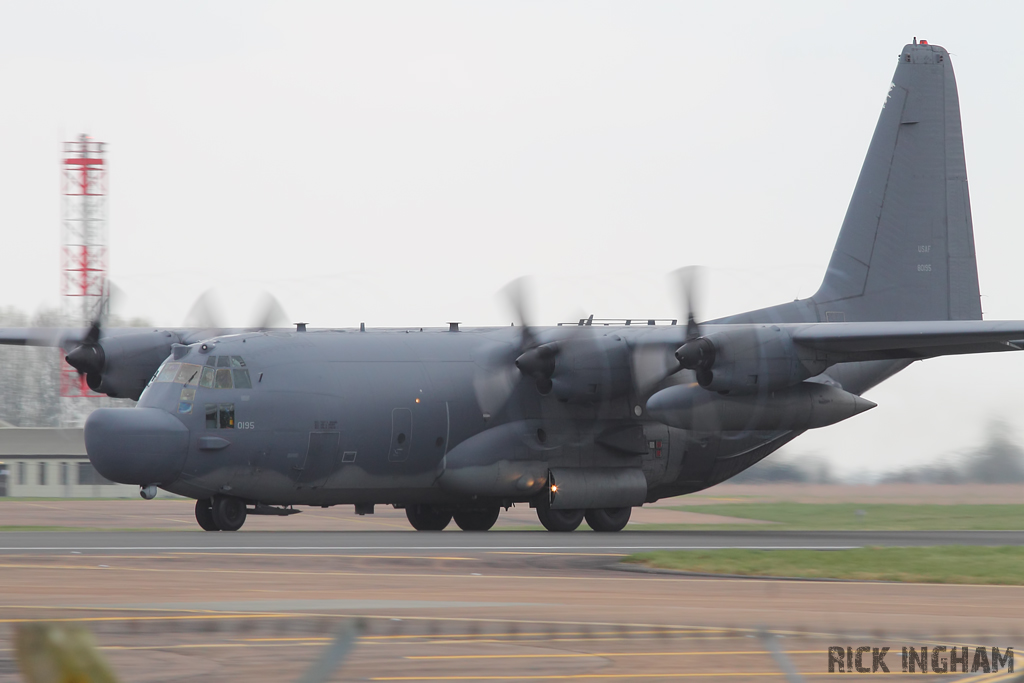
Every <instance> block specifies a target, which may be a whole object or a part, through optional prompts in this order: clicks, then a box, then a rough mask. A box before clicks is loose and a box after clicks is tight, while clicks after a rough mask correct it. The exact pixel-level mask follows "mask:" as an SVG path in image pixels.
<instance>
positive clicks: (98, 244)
mask: <svg viewBox="0 0 1024 683" xmlns="http://www.w3.org/2000/svg"><path fill="white" fill-rule="evenodd" d="M60 241H61V246H60V270H61V278H60V289H61V295H62V296H61V301H62V313H63V316H64V324H65V325H68V326H70V327H82V328H85V327H88V326H89V324H90V323H91V322H92V321H93V320H95V319H96V317H97V316H98V315H100V313H101V311H100V308H101V307H102V306H103V305H104V304H105V298H104V296H103V295H104V292H105V291H106V289H107V159H106V145H105V144H104V143H102V142H97V141H95V140H92V139H91V138H89V137H88V136H86V135H82V136H81V137H79V138H78V140H76V141H74V142H65V143H64V154H63V157H62V160H61V240H60ZM60 395H61V396H64V397H82V396H96V395H97V394H95V393H93V392H92V391H90V390H89V387H88V386H87V385H86V383H85V377H81V376H79V375H78V373H77V372H76V371H75V369H74V368H72V367H71V366H70V365H68V364H67V363H65V362H64V360H63V352H62V358H61V377H60Z"/></svg>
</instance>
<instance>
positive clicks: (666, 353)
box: [632, 266, 714, 398]
mask: <svg viewBox="0 0 1024 683" xmlns="http://www.w3.org/2000/svg"><path fill="white" fill-rule="evenodd" d="M702 273H703V269H702V268H701V267H700V266H685V267H683V268H679V269H677V270H675V271H673V272H672V273H671V274H670V278H671V279H672V280H673V281H674V282H675V285H676V291H677V292H679V294H680V296H681V299H682V306H683V310H682V313H683V315H682V316H681V319H682V320H685V321H686V325H685V327H684V332H683V340H682V344H679V343H678V342H672V347H674V348H671V349H667V348H666V346H665V344H664V343H658V344H652V345H643V344H639V345H637V346H636V347H635V348H634V349H633V354H632V363H633V381H634V386H635V389H636V393H637V395H638V396H640V397H641V398H643V397H646V396H648V395H649V394H650V393H651V392H652V391H653V390H654V388H655V387H657V386H658V385H659V384H661V383H662V382H664V381H665V380H666V379H668V378H669V377H671V376H672V375H674V374H675V373H677V372H679V371H680V370H682V369H686V368H689V364H691V363H695V362H699V361H700V359H701V358H702V356H701V355H700V354H701V353H702V352H703V353H705V354H706V353H707V350H706V349H705V346H704V344H703V343H702V342H703V340H701V339H700V335H701V329H700V323H699V322H698V321H697V318H698V313H697V311H698V309H699V306H698V302H699V301H700V299H701V294H700V293H701V286H700V285H701V280H702V278H703V275H702ZM683 349H686V354H685V356H684V357H683V358H681V357H680V356H679V353H678V352H680V351H682V350H683ZM711 351H712V352H713V347H712V349H711ZM694 354H696V355H697V359H696V360H694V358H693V357H692V356H693V355H694ZM713 360H714V359H713V358H712V361H713ZM689 369H692V368H689Z"/></svg>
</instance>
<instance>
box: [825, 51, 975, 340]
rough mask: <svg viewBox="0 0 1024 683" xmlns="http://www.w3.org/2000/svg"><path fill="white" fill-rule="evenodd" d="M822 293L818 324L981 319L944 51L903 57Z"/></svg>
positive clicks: (956, 116) (954, 101)
mask: <svg viewBox="0 0 1024 683" xmlns="http://www.w3.org/2000/svg"><path fill="white" fill-rule="evenodd" d="M899 59H900V61H899V66H897V67H896V73H895V75H894V76H893V80H892V84H891V85H890V87H889V94H888V96H887V97H886V100H885V104H884V106H883V109H882V113H881V115H880V116H879V117H878V125H877V126H876V127H875V133H874V136H873V137H872V138H871V145H870V147H869V148H868V153H867V157H866V158H865V159H864V166H863V167H862V168H861V172H860V178H859V179H858V180H857V186H856V188H855V189H854V192H853V198H852V199H851V200H850V207H849V209H847V212H846V219H845V220H844V221H843V227H842V230H841V232H840V233H839V240H838V241H837V242H836V247H835V251H834V252H833V254H832V259H831V261H830V262H829V265H828V270H827V271H826V273H825V278H824V280H823V281H822V284H821V288H820V289H819V290H818V292H817V293H816V294H815V295H814V296H813V297H812V298H811V300H812V301H813V303H814V305H815V308H816V309H817V314H818V316H817V317H818V319H819V320H821V321H826V320H834V321H838V320H845V321H847V322H855V321H867V320H978V319H980V318H981V300H980V293H979V290H978V266H977V261H976V260H975V252H974V229H973V226H972V223H971V204H970V197H969V195H968V191H967V166H966V163H965V160H964V142H963V133H962V131H961V127H960V101H959V98H958V97H957V90H956V79H955V78H954V76H953V65H952V64H951V63H950V59H949V53H948V52H946V50H945V49H943V48H941V47H939V46H937V45H927V44H924V43H922V44H917V43H914V44H911V45H907V46H906V47H904V48H903V51H902V52H901V53H900V58H899Z"/></svg>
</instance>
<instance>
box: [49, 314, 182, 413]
mask: <svg viewBox="0 0 1024 683" xmlns="http://www.w3.org/2000/svg"><path fill="white" fill-rule="evenodd" d="M177 342H178V338H177V337H176V336H175V335H174V334H172V333H171V332H167V331H165V330H147V331H145V332H142V331H140V332H131V333H128V334H120V335H117V336H114V337H104V338H102V339H100V340H99V341H97V342H95V343H85V344H82V345H80V346H78V347H76V348H75V349H73V350H72V351H71V352H70V353H69V354H68V356H67V361H68V363H70V364H71V365H72V366H73V367H75V368H77V369H78V370H79V371H82V372H85V379H86V382H87V383H88V385H89V388H90V389H92V390H93V391H96V392H99V393H102V394H106V395H107V396H111V397H113V398H130V399H132V400H133V401H137V400H139V396H141V395H142V391H143V389H145V388H146V383H147V382H148V381H149V379H150V377H152V376H153V373H154V372H156V370H157V368H159V367H160V364H161V363H162V362H163V361H164V360H165V359H166V358H167V356H169V355H170V354H171V345H172V344H175V343H177Z"/></svg>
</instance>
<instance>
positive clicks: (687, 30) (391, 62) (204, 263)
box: [0, 0, 1024, 472]
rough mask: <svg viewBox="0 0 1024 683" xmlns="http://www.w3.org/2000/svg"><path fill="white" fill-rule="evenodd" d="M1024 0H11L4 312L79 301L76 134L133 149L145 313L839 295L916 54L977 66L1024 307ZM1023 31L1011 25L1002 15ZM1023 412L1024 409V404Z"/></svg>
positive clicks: (940, 381) (954, 382) (985, 170)
mask: <svg viewBox="0 0 1024 683" xmlns="http://www.w3.org/2000/svg"><path fill="white" fill-rule="evenodd" d="M1021 26H1024V4H1022V3H1017V2H1006V3H985V4H981V3H963V2H949V3H943V2H928V3H891V2H879V3H872V2H864V1H858V2H853V3H838V2H809V3H764V2H756V3H737V2H722V3H702V4H696V3H692V4H691V3H653V2H647V3H633V2H631V3H626V2H622V3H615V4H609V3H598V2H590V1H588V2H579V3H559V2H536V3H531V2H514V3H513V2H466V3H449V2H443V3H442V2H430V3H424V2H411V3H390V2H376V1H374V2H370V1H369V0H367V1H365V2H358V3H336V2H332V3H320V4H314V3H297V2H287V3H285V2H280V3H258V2H252V1H247V2H236V3H230V2H217V3H209V2H202V3H191V2H178V3H172V4H168V3H160V4H157V3H139V2H124V3H109V2H88V3H83V2H35V3H4V4H3V6H2V7H0V103H2V109H0V112H2V116H0V121H2V123H3V141H2V146H0V150H2V152H0V154H2V159H0V161H2V163H0V188H2V189H0V197H2V201H0V229H2V235H3V251H2V253H3V268H0V305H13V306H16V307H19V308H22V309H25V310H36V309H38V308H40V307H53V306H57V305H59V278H58V264H59V236H60V230H59V226H60V222H59V221H60V203H59V160H60V149H61V142H62V141H63V140H65V139H71V138H73V137H75V136H77V135H78V134H80V133H83V132H84V133H88V134H89V135H92V136H94V137H95V138H97V139H99V140H103V141H106V142H107V143H108V144H109V159H110V242H111V247H110V273H111V277H112V279H113V280H114V282H115V283H116V284H117V285H118V286H119V288H120V289H121V290H123V291H124V292H125V297H124V298H123V300H122V302H121V311H120V312H121V313H122V314H124V315H139V316H145V317H146V318H148V319H150V320H151V321H153V322H154V323H157V324H162V325H179V324H181V322H182V320H183V318H184V316H185V314H186V312H187V311H188V309H189V308H190V306H191V304H192V302H193V301H194V300H195V298H196V297H197V296H198V295H199V294H200V293H202V292H203V291H205V290H208V289H211V288H213V289H215V291H216V292H217V293H218V294H219V296H220V299H221V301H222V302H223V306H224V308H225V309H226V310H227V313H228V320H227V321H226V322H228V323H232V324H245V323H246V322H248V321H249V320H250V318H251V315H252V313H251V311H252V309H253V308H254V306H255V302H256V300H257V295H258V293H259V292H260V291H262V290H268V291H270V292H272V293H273V294H275V295H276V296H277V297H278V298H279V299H280V300H281V302H282V303H283V305H284V307H285V309H286V310H287V311H288V313H289V315H290V317H291V318H292V319H294V320H304V321H308V322H309V323H311V324H312V325H314V326H353V325H358V324H359V322H361V321H365V322H366V323H367V325H370V326H399V325H402V326H404V325H417V326H419V325H428V326H433V325H441V324H444V323H445V322H446V321H450V320H459V321H462V322H463V323H464V324H467V325H477V324H481V325H483V324H507V323H508V322H509V321H510V319H511V318H510V313H509V311H508V310H507V309H506V308H505V307H504V306H503V305H502V302H501V301H500V300H499V298H498V297H497V292H498V290H499V289H500V288H501V287H502V286H503V285H504V284H505V283H507V282H508V281H509V280H511V279H513V278H514V277H517V276H519V275H524V274H525V275H532V276H534V280H533V285H534V289H535V299H536V301H535V304H534V308H535V309H536V316H537V318H538V322H540V323H554V322H557V321H559V320H567V319H573V318H575V317H578V316H579V315H580V314H581V313H585V314H588V315H589V314H591V313H593V314H595V315H596V316H597V317H655V316H656V317H676V316H678V315H680V303H679V299H678V297H677V296H676V295H675V293H674V292H672V291H671V282H670V280H669V278H668V277H667V275H668V273H669V272H671V271H672V270H674V269H676V268H678V267H680V266H683V265H687V264H702V265H704V266H706V267H707V268H706V279H707V282H706V284H705V287H704V309H705V310H704V311H702V314H703V317H707V318H710V317H715V316H719V315H725V314H728V313H734V312H739V311H742V310H747V309H752V308H758V307H761V306H766V305H771V304H774V303H779V302H782V301H786V300H791V299H794V298H797V297H804V296H808V295H810V294H812V293H813V292H814V291H815V289H816V288H817V286H818V283H819V282H820V279H821V276H822V273H823V272H824V269H825V265H826V264H827V262H828V258H829V255H830V253H831V251H832V246H833V244H834V242H835V238H836V235H837V233H838V230H839V226H840V224H841V222H842V219H843V215H844V213H845V211H846V207H847V204H848V202H849V197H850V194H851V192H852V190H853V186H854V182H855V181H856V178H857V175H858V173H859V171H860V166H861V163H862V161H863V157H864V153H865V151H866V149H867V145H868V142H869V140H870V136H871V132H872V130H873V129H874V126H875V122H876V120H877V116H878V112H879V110H880V107H881V104H882V102H883V100H884V98H885V95H886V92H887V89H888V85H889V81H890V79H891V77H892V73H893V70H894V69H895V66H896V57H897V55H898V54H899V52H900V49H901V48H902V46H903V45H904V44H906V43H908V42H910V41H911V39H912V38H913V37H914V36H917V37H918V38H924V39H927V40H929V41H930V42H933V43H937V44H940V45H943V46H944V47H946V48H947V49H948V50H949V51H950V52H951V54H952V60H953V65H954V68H955V69H956V74H957V80H958V83H959V90H960V99H961V108H962V114H963V124H964V138H965V142H966V147H967V164H968V173H969V178H970V187H971V200H972V205H973V210H974V225H975V230H976V241H977V247H978V261H979V268H980V272H981V291H982V294H983V306H984V309H985V314H986V318H989V319H997V318H1013V319H1024V297H1022V296H1021V294H1020V277H1021V274H1020V253H1021V250H1022V247H1024V233H1022V231H1021V223H1022V219H1021V208H1022V207H1021V201H1022V200H1021V197H1022V196H1024V193H1022V192H1021V188H1022V186H1024V170H1022V164H1021V162H1020V159H1021V158H1024V126H1022V124H1021V118H1020V116H1021V114H1020V113H1021V111H1022V110H1024V86H1022V83H1024V50H1022V49H1021V47H1020V45H1018V43H1017V37H1018V36H1017V35H1016V34H1015V33H1014V32H1015V31H1017V30H1018V29H1019V28H1020V27H1021ZM1008 31H1009V33H1007V32H1008ZM1021 380H1024V354H1021V355H1012V356H1011V355H1008V354H1000V355H998V356H992V357H980V356H979V357H961V358H954V359H939V360H933V361H928V362H927V363H919V364H917V365H915V366H914V367H912V368H911V369H909V370H907V371H905V372H904V373H902V374H901V375H899V376H898V377H896V378H895V379H893V380H891V381H890V382H888V383H887V384H885V385H883V386H882V387H880V388H878V389H876V390H874V391H872V392H870V393H869V394H868V397H869V398H871V399H873V400H874V401H876V402H877V403H879V408H878V409H876V410H873V411H871V412H869V413H867V414H864V415H861V416H858V417H856V418H854V419H852V420H849V421H848V422H845V423H843V424H841V425H837V426H834V427H830V428H826V429H823V430H817V431H816V432H813V433H809V434H807V435H804V436H803V437H801V439H800V440H798V441H797V442H795V443H794V445H793V446H792V447H791V449H790V450H791V451H796V452H808V453H811V452H814V453H821V454H823V455H827V456H828V457H829V458H831V459H833V460H834V461H835V462H836V463H837V464H838V465H839V466H840V467H841V468H842V469H843V470H845V471H847V472H852V471H855V470H857V469H858V468H860V467H869V468H872V469H884V468H887V467H899V466H905V465H910V464H913V463H917V462H924V461H927V460H930V459H932V458H934V457H935V456H936V455H941V454H943V453H948V452H954V451H957V450H962V449H965V448H969V447H970V446H971V445H972V444H973V443H975V442H976V441H977V440H978V439H980V438H982V436H983V433H984V430H985V426H986V423H987V421H988V420H989V419H990V418H992V417H1000V418H1003V419H1006V420H1008V421H1010V422H1011V423H1014V424H1015V428H1016V424H1017V423H1018V422H1020V420H1019V419H1018V414H1019V412H1020V409H1019V408H1018V404H1019V397H1020V396H1021V389H1020V386H1021ZM1018 433H1024V430H1021V429H1019V428H1018Z"/></svg>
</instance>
